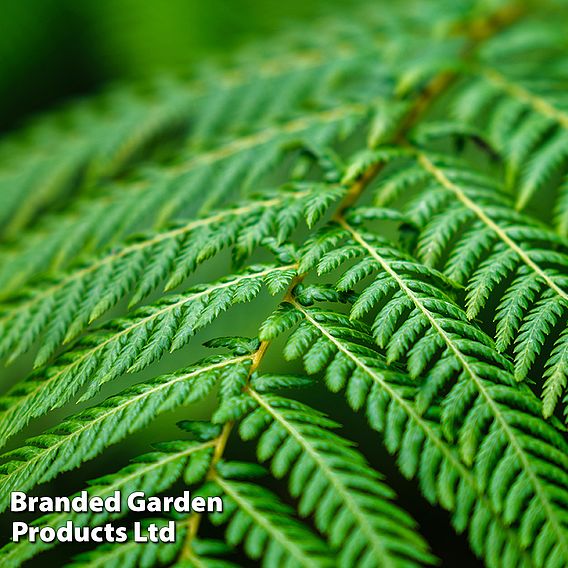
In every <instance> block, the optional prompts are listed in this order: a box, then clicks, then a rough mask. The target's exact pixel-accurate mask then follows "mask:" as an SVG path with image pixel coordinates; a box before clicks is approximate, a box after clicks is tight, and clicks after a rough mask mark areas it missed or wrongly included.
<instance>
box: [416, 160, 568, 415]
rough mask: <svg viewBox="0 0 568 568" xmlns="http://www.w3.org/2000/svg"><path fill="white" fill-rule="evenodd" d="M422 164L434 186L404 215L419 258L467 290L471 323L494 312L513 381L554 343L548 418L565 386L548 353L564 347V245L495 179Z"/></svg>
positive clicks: (567, 250)
mask: <svg viewBox="0 0 568 568" xmlns="http://www.w3.org/2000/svg"><path fill="white" fill-rule="evenodd" d="M419 163H420V165H421V167H423V168H424V169H425V170H426V171H428V172H429V173H430V174H431V176H432V177H433V179H435V182H436V184H435V186H433V187H432V188H430V189H429V188H428V187H427V188H426V190H425V193H421V194H420V198H419V199H418V200H417V201H416V207H412V206H411V207H410V211H409V216H410V218H411V219H412V220H413V221H414V222H415V224H417V225H418V227H419V229H420V237H419V240H418V246H417V255H418V258H420V259H421V260H423V261H425V262H427V264H429V265H432V266H438V267H440V268H442V269H443V270H444V272H445V273H446V274H447V275H448V276H449V277H450V278H452V279H454V280H456V281H457V282H459V283H460V284H462V285H464V286H466V291H467V294H466V308H467V315H468V317H469V318H470V319H473V318H476V317H479V316H480V312H482V310H484V309H486V308H487V307H490V306H493V307H494V308H493V309H494V310H495V315H494V321H495V324H496V327H495V340H496V345H497V348H498V349H499V350H500V351H502V352H503V351H506V350H507V349H508V348H509V347H510V346H511V345H513V349H514V355H515V377H516V379H517V380H524V379H525V378H526V377H527V376H528V374H529V372H530V370H531V369H532V368H533V366H534V363H535V360H536V359H537V357H538V356H542V355H545V354H546V351H545V350H544V344H545V341H547V340H548V341H550V338H551V337H552V338H553V342H552V348H551V352H550V355H549V356H548V357H547V358H546V359H545V365H544V366H545V376H546V377H547V382H546V383H545V386H544V399H545V406H544V409H543V410H544V413H545V416H550V415H551V414H552V413H553V411H554V407H555V406H556V403H557V400H558V398H559V397H560V396H561V394H562V392H563V390H564V385H565V382H566V375H565V373H566V367H565V366H563V365H562V364H559V359H558V358H557V357H554V356H553V355H552V353H556V354H557V353H559V352H560V351H562V350H564V349H565V348H566V345H565V344H566V335H565V334H564V333H563V329H564V327H565V326H564V322H565V321H566V317H567V316H568V279H567V278H566V276H565V271H566V267H568V242H567V241H565V240H564V239H562V238H561V237H559V236H558V235H555V234H554V233H552V232H551V231H550V230H549V229H547V228H546V227H545V226H543V225H541V224H540V223H538V222H537V221H534V220H532V219H530V218H527V217H526V216H525V215H522V214H520V213H518V212H516V211H515V210H514V209H512V207H511V206H510V205H509V203H508V200H507V198H506V196H505V195H504V194H503V193H502V192H501V193H500V189H499V186H498V185H497V186H496V185H495V183H494V182H493V181H492V180H488V179H484V177H483V176H481V175H479V174H476V173H475V172H473V173H471V172H469V171H468V170H467V169H461V168H458V167H454V166H453V164H450V165H448V164H445V163H444V162H443V157H441V158H440V159H439V161H438V162H437V161H436V160H435V158H432V159H431V158H430V157H428V156H426V155H425V154H420V155H419ZM472 176H475V177H472ZM558 328H560V329H558Z"/></svg>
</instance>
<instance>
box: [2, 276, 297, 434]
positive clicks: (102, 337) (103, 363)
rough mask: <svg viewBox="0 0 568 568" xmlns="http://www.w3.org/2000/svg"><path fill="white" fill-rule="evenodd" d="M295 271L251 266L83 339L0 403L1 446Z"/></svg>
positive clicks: (284, 281)
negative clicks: (36, 421) (34, 422)
mask: <svg viewBox="0 0 568 568" xmlns="http://www.w3.org/2000/svg"><path fill="white" fill-rule="evenodd" d="M294 274H295V270H294V266H293V265H289V266H261V265H258V266H251V267H249V268H248V269H247V270H246V271H245V272H242V273H241V274H238V275H236V276H232V277H226V278H223V279H221V280H219V281H217V282H215V283H212V284H209V285H200V286H196V287H194V288H192V289H190V290H188V291H187V292H186V293H185V294H175V295H170V296H164V297H163V298H162V299H161V300H159V301H158V302H156V303H154V304H151V305H148V306H145V307H143V308H140V309H138V310H136V311H134V312H133V313H132V314H130V315H128V316H127V317H124V318H120V319H116V320H112V321H110V322H108V323H106V324H105V325H103V326H102V327H100V328H99V329H98V330H97V331H94V332H93V333H91V334H89V335H86V336H84V337H82V338H81V339H80V340H79V341H78V342H77V343H76V344H75V345H74V346H73V347H72V348H71V349H70V350H69V351H67V352H65V353H63V354H62V355H61V356H60V357H59V358H57V359H56V360H55V362H54V363H53V364H52V365H50V366H48V367H46V368H45V369H42V370H39V371H37V372H35V373H33V374H32V375H30V376H29V377H28V378H27V379H26V380H24V381H22V382H20V383H18V384H16V385H15V386H14V387H12V388H11V389H10V390H9V391H8V392H7V393H6V395H4V396H3V397H2V398H1V399H0V402H1V404H2V406H1V407H0V408H1V410H0V440H1V441H2V443H5V442H6V440H7V438H8V437H10V436H12V435H13V434H15V433H16V432H18V431H20V430H21V429H22V428H23V427H24V426H25V425H26V424H27V423H28V422H29V421H30V420H31V419H32V418H36V417H38V416H41V415H42V414H44V413H46V412H47V411H49V410H51V409H53V408H57V407H59V406H62V405H63V404H65V403H66V402H67V401H69V400H70V399H71V398H72V397H73V396H75V395H76V394H77V393H78V392H79V390H80V389H81V388H82V387H83V386H84V385H86V384H87V385H88V388H87V389H86V391H85V392H84V393H83V395H82V398H81V400H86V399H88V398H90V397H91V396H93V395H94V394H95V393H96V392H97V391H98V389H99V388H100V387H101V385H103V384H104V383H106V382H108V381H110V380H113V379H115V378H117V377H119V376H120V375H122V374H123V373H134V372H137V371H140V370H141V369H144V368H145V367H147V366H148V365H149V364H151V363H152V362H154V361H156V360H158V359H160V358H161V357H162V356H163V355H164V354H165V353H167V352H173V351H175V350H177V349H179V348H181V347H183V346H184V345H185V344H186V343H187V342H188V341H189V340H190V339H191V337H192V336H193V335H194V334H195V333H196V332H197V330H199V329H201V328H202V327H204V326H205V325H207V324H209V323H210V322H211V321H212V320H213V319H215V318H216V317H217V316H219V315H220V314H221V313H223V312H224V311H226V310H227V309H229V308H230V307H231V306H233V305H235V304H239V303H244V302H250V301H251V300H252V299H254V298H255V297H256V296H257V295H258V294H259V293H260V291H261V289H262V285H263V284H265V285H266V287H267V288H268V290H269V291H270V292H271V293H272V294H276V293H278V292H279V291H281V290H283V289H284V288H285V287H286V286H287V285H288V284H289V282H290V281H291V280H292V278H293V276H294Z"/></svg>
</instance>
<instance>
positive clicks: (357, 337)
mask: <svg viewBox="0 0 568 568" xmlns="http://www.w3.org/2000/svg"><path fill="white" fill-rule="evenodd" d="M338 299H340V298H339V297H338V295H337V293H336V292H334V291H333V290H329V289H322V288H315V287H307V288H305V289H303V290H301V291H300V290H298V293H297V297H296V298H294V299H292V301H291V302H287V303H284V304H282V306H281V307H280V309H279V310H278V311H277V312H276V313H275V314H273V315H272V316H271V317H270V318H269V319H268V320H267V321H266V322H265V324H264V325H263V329H262V335H261V337H263V338H265V339H269V338H273V337H275V336H277V335H280V334H281V333H284V332H285V331H287V330H289V329H290V328H296V329H295V330H294V331H293V332H292V334H291V335H290V337H289V339H288V342H287V345H286V348H285V351H284V354H285V356H286V358H287V359H296V358H298V357H302V358H303V361H304V366H305V368H306V371H307V372H308V373H310V374H314V373H319V372H323V373H325V380H326V384H327V386H328V388H329V389H330V390H331V391H333V392H338V391H341V390H345V396H346V398H347V400H348V402H349V404H350V406H351V407H352V408H353V409H354V410H360V409H361V408H364V409H365V410H366V415H367V418H368V420H369V424H370V426H371V427H372V428H374V429H375V430H377V431H379V432H381V433H382V434H383V436H384V443H385V445H386V447H387V449H388V451H389V452H390V453H393V454H398V460H397V461H398V466H399V468H400V470H401V472H402V473H403V474H404V475H405V476H406V477H408V478H414V477H417V478H418V481H419V483H420V489H421V491H422V493H423V494H424V495H425V497H426V498H427V499H428V500H429V501H430V502H431V503H439V504H440V505H442V506H443V507H444V508H445V509H448V510H449V511H452V513H453V516H452V518H453V525H454V528H455V529H456V530H457V531H458V532H462V531H464V530H466V529H468V533H469V540H470V544H471V546H472V549H473V551H474V552H475V553H476V554H477V555H478V556H481V557H484V558H485V560H486V562H487V564H488V565H489V566H495V567H497V566H503V567H507V566H516V565H519V566H529V565H532V561H531V559H530V558H529V556H528V553H527V550H526V548H527V547H528V546H530V544H531V543H532V541H531V540H530V538H527V537H525V536H523V535H521V534H520V533H519V530H518V528H517V527H516V526H514V525H512V523H511V522H510V520H508V519H507V518H506V517H505V515H504V511H503V509H502V507H501V506H499V505H498V503H497V502H495V501H493V500H492V499H491V498H490V496H488V495H487V493H486V492H485V486H484V484H482V483H480V481H479V479H478V478H477V477H476V475H475V472H474V471H472V470H471V469H470V466H468V465H466V464H464V463H463V460H462V459H461V456H460V455H459V453H458V452H457V449H456V445H455V443H454V442H453V441H449V440H448V439H447V438H446V437H445V435H444V433H443V430H442V428H441V426H440V422H439V421H440V412H439V409H437V408H435V406H434V405H431V406H430V408H429V409H428V410H427V411H426V412H420V411H419V409H418V408H417V405H416V396H417V390H416V383H415V381H413V380H412V379H411V378H409V377H408V376H407V375H405V374H404V373H402V372H400V371H398V370H396V368H392V366H389V365H387V364H386V361H385V359H384V357H383V356H382V355H381V354H380V353H378V352H377V350H376V349H374V348H372V347H371V346H372V345H373V343H374V341H373V337H372V334H371V331H370V330H369V329H367V327H366V326H365V324H363V323H360V322H352V321H351V320H350V319H349V318H348V316H346V315H345V314H342V313H340V312H337V311H332V310H330V309H324V308H320V307H319V306H312V304H314V302H330V301H331V302H334V301H337V300H338ZM298 324H299V325H298ZM296 326H297V327H296ZM480 527H483V528H482V529H480ZM490 535H491V536H490ZM497 535H498V537H497ZM537 564H538V563H537Z"/></svg>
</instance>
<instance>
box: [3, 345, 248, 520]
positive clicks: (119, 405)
mask: <svg viewBox="0 0 568 568" xmlns="http://www.w3.org/2000/svg"><path fill="white" fill-rule="evenodd" d="M250 361H251V355H240V356H231V357H225V356H219V357H215V358H212V359H209V360H204V361H203V362H202V363H201V364H199V365H197V366H195V367H188V368H186V369H182V370H179V371H177V372H175V373H171V374H169V375H163V376H161V377H158V378H156V379H154V380H152V381H149V382H145V383H139V384H137V385H134V386H132V387H130V388H127V389H126V390H124V391H122V392H121V393H119V394H118V395H115V396H113V397H111V398H108V399H107V400H105V401H103V402H102V403H101V404H99V405H96V406H94V407H91V408H87V409H85V410H83V411H81V412H79V413H78V414H76V415H74V416H72V417H70V418H68V419H67V420H64V421H63V422H61V423H60V424H59V425H57V426H55V427H53V428H51V429H50V430H47V431H46V432H45V433H44V434H42V435H40V436H37V437H35V438H30V439H28V440H27V441H26V442H25V445H24V446H22V447H20V448H17V449H15V450H12V451H10V452H8V453H6V454H4V455H3V456H2V461H3V463H2V465H1V466H0V491H1V493H0V510H4V509H5V508H6V506H7V504H8V502H9V495H10V491H16V490H18V491H27V490H28V489H30V488H32V487H35V486H36V485H37V484H39V483H43V482H45V481H48V480H49V479H52V478H53V477H55V476H56V475H59V474H60V473H62V472H64V471H69V470H70V469H73V468H75V467H77V466H79V465H80V464H81V463H83V462H84V461H87V460H89V459H92V458H93V457H95V456H97V455H98V454H99V453H101V451H102V450H104V449H105V448H106V447H108V446H110V445H111V444H114V443H116V442H118V441H119V440H121V439H123V438H124V437H125V436H126V435H128V434H130V433H132V432H135V431H136V430H139V429H140V428H142V427H144V426H146V425H147V424H148V423H149V422H150V421H152V420H153V419H154V418H156V416H158V415H159V414H161V413H163V412H165V411H167V410H171V409H172V408H176V407H179V406H182V405H185V404H189V403H192V402H195V401H197V400H201V399H202V398H204V397H205V396H207V395H208V394H209V393H210V392H211V389H213V387H214V386H215V385H216V384H217V383H218V382H220V381H223V379H224V378H225V377H227V380H229V381H230V380H234V378H235V376H239V375H241V376H242V375H244V376H245V377H246V376H247V375H248V368H249V366H250Z"/></svg>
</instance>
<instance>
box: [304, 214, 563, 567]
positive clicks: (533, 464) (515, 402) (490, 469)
mask: <svg viewBox="0 0 568 568" xmlns="http://www.w3.org/2000/svg"><path fill="white" fill-rule="evenodd" d="M356 220H357V211H356V210H355V211H354V212H353V214H352V215H350V216H348V217H347V219H340V220H339V221H338V226H339V228H338V227H337V226H331V227H330V229H329V233H330V237H329V240H330V242H332V243H333V247H334V248H335V250H334V251H332V252H330V253H328V255H337V251H341V250H345V249H351V250H353V249H355V251H356V252H355V253H354V256H359V257H363V256H368V257H370V259H371V262H372V263H373V265H374V266H373V268H374V271H376V272H378V277H377V278H376V279H374V281H373V283H371V284H370V285H369V286H367V287H366V289H365V291H364V292H362V294H361V296H360V297H359V299H358V300H357V301H356V302H355V303H354V305H353V308H352V311H351V317H352V318H355V319H359V318H361V317H363V316H364V315H365V314H368V313H369V312H370V311H371V310H373V311H375V314H374V322H373V336H374V338H375V341H376V342H377V344H378V345H379V346H380V347H382V348H384V349H385V350H386V354H387V360H388V361H389V362H396V361H404V364H405V367H406V369H407V370H408V372H409V373H410V375H411V376H412V377H414V378H417V379H418V378H419V377H421V378H422V383H423V384H422V385H421V388H420V395H419V398H418V407H419V408H420V409H422V410H424V409H426V408H428V406H429V405H430V404H431V403H432V402H434V401H436V400H437V399H441V402H440V405H441V411H442V417H441V420H442V425H443V428H444V432H445V435H446V436H447V437H448V438H449V439H450V440H454V441H455V442H456V443H457V444H458V446H459V450H460V454H461V457H462V460H463V461H464V463H466V464H467V465H469V466H475V468H476V472H477V474H478V475H480V476H481V478H480V482H481V483H483V484H484V485H485V486H486V488H487V490H488V491H489V492H490V493H492V492H493V491H496V492H498V493H495V494H494V497H495V498H496V499H497V502H498V503H499V506H502V507H504V508H505V509H506V510H507V511H508V512H507V520H508V521H509V522H514V521H524V522H525V523H529V520H530V521H531V522H530V523H529V524H528V525H527V529H528V526H530V527H531V528H530V531H531V533H532V536H534V538H542V539H543V540H544V542H546V543H547V544H546V548H547V551H548V554H550V555H551V557H552V558H557V559H561V558H563V559H564V560H563V561H564V562H566V561H568V526H567V524H566V518H565V516H564V514H563V508H564V507H566V505H567V504H568V489H567V488H566V486H564V485H563V486H561V487H559V486H557V485H556V484H554V483H551V482H550V479H551V478H552V479H563V480H568V459H566V456H565V452H566V450H567V449H568V446H566V442H565V441H564V439H563V438H562V435H561V434H560V432H558V431H557V430H556V429H554V428H553V427H552V426H550V425H549V424H547V423H546V422H544V421H543V419H542V417H540V416H539V415H540V413H541V412H542V409H541V405H540V404H539V401H538V399H537V398H536V397H534V396H533V395H532V393H531V391H530V390H529V389H528V388H525V389H523V388H518V387H516V386H515V379H514V377H513V375H512V373H511V372H510V365H509V363H508V361H507V360H506V359H505V358H504V357H502V356H500V355H499V354H498V353H497V352H496V351H495V350H494V349H493V348H492V341H491V339H490V338H489V337H488V336H486V335H485V334H484V333H483V332H482V331H481V330H480V329H479V328H477V327H475V326H474V325H473V324H471V323H470V322H469V321H468V319H467V317H466V314H465V313H464V312H463V311H462V310H461V309H460V308H459V307H458V306H457V305H456V304H455V303H454V302H453V301H452V300H451V298H450V297H449V296H448V295H447V294H446V293H445V292H444V291H443V289H442V287H443V285H444V284H443V278H442V280H441V278H440V275H439V273H437V272H436V271H434V270H432V269H429V268H427V267H426V266H424V265H421V264H418V263H416V262H414V261H412V259H410V258H408V257H407V256H406V255H404V254H401V253H400V252H399V251H398V250H397V249H396V248H395V247H393V246H391V245H389V243H388V242H386V241H385V240H384V239H382V238H378V237H376V236H375V235H373V234H372V233H369V232H367V231H366V230H365V229H364V227H363V226H358V224H357V223H356V222H354V221H356ZM321 240H323V241H324V242H325V235H324V236H323V237H322V236H320V241H321ZM340 244H341V245H343V246H339V245H340ZM325 248H328V250H329V247H325ZM312 256H313V255H312ZM312 262H313V258H312ZM318 267H319V271H320V273H325V272H329V271H330V270H331V269H333V268H335V267H333V266H332V267H330V266H329V264H328V263H327V262H326V255H322V258H321V259H320V260H319V265H318ZM355 270H357V265H356V266H355ZM367 275H368V270H367V269H365V270H360V271H359V273H358V276H359V278H360V279H362V278H364V277H366V276H367ZM344 282H345V280H344V278H343V279H342V280H340V281H339V283H338V287H339V288H340V289H342V288H345V287H349V288H351V287H352V283H351V282H350V283H349V284H348V285H347V284H344ZM499 458H501V459H500V460H499ZM503 468H506V469H507V470H508V471H509V473H510V476H509V477H508V478H505V479H503V478H501V475H502V473H501V472H502V471H503ZM493 479H494V481H492V480H493ZM515 484H522V486H523V491H524V492H526V494H528V495H531V500H530V503H531V505H530V506H528V507H527V508H523V507H522V505H521V504H520V503H518V502H517V501H516V491H515V489H514V488H515ZM513 504H515V506H514V507H513ZM536 510H538V511H539V520H538V521H536V518H535V517H534V515H535V512H536Z"/></svg>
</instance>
